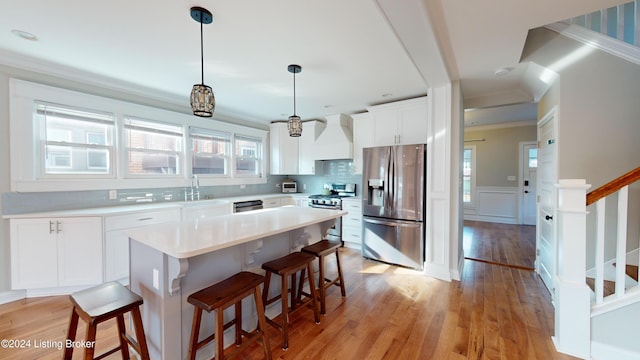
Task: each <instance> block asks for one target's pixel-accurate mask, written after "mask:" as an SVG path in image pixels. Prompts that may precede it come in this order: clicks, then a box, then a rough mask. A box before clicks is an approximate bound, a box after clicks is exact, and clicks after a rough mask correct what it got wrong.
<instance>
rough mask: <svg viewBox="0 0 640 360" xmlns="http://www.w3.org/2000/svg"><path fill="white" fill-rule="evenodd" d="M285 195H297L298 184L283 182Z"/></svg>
mask: <svg viewBox="0 0 640 360" xmlns="http://www.w3.org/2000/svg"><path fill="white" fill-rule="evenodd" d="M282 192H283V193H296V192H298V183H297V182H295V181H283V182H282Z"/></svg>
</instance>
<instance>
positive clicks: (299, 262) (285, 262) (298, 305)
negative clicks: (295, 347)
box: [262, 252, 320, 350]
mask: <svg viewBox="0 0 640 360" xmlns="http://www.w3.org/2000/svg"><path fill="white" fill-rule="evenodd" d="M314 259H315V257H313V256H312V255H310V254H305V253H301V252H294V253H291V254H289V255H285V256H283V257H281V258H278V259H275V260H272V261H269V262H266V263H264V264H262V268H263V269H264V270H266V271H267V274H266V278H265V281H264V288H263V289H262V301H263V302H264V305H265V306H267V305H269V304H271V303H273V302H275V301H277V300H278V299H281V300H282V312H281V317H282V321H281V323H280V324H279V323H277V322H275V321H273V320H272V319H269V318H268V317H267V322H268V323H269V324H271V325H273V326H274V327H275V328H276V329H278V330H282V336H283V340H282V348H283V349H285V350H286V349H287V348H288V347H289V315H290V314H292V313H293V312H295V311H297V310H299V309H302V308H304V307H303V305H306V304H308V303H309V302H311V303H312V307H313V317H314V320H315V322H316V324H319V323H320V315H319V314H318V303H317V300H316V293H315V289H316V286H315V282H314V280H313V268H312V267H311V263H312V262H313V260H314ZM298 271H300V284H299V286H300V289H302V286H303V285H304V278H305V271H307V272H308V273H309V276H307V279H309V280H308V281H309V289H310V293H311V294H310V295H307V294H304V295H306V296H307V298H308V299H307V300H306V301H302V298H301V295H302V294H303V293H302V292H301V291H296V285H297V284H296V273H297V272H298ZM271 274H276V275H279V276H280V278H281V281H282V286H281V289H282V291H281V293H280V294H279V295H277V296H274V297H273V298H271V299H269V298H268V296H269V284H270V283H271ZM289 277H291V290H289ZM288 293H291V301H289V297H288Z"/></svg>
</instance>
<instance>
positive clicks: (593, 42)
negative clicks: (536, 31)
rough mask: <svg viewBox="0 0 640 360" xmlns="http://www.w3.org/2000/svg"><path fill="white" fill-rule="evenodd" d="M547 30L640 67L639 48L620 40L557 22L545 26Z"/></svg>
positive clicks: (581, 27)
mask: <svg viewBox="0 0 640 360" xmlns="http://www.w3.org/2000/svg"><path fill="white" fill-rule="evenodd" d="M546 28H547V29H549V30H552V31H555V32H557V33H558V34H560V35H563V36H566V37H568V38H570V39H573V40H576V41H579V42H581V43H583V44H586V45H589V46H592V47H594V48H596V49H598V50H602V51H604V52H607V53H609V54H611V55H614V56H617V57H619V58H621V59H624V60H627V61H629V62H632V63H634V64H636V65H640V47H638V46H635V45H631V44H627V43H626V42H624V41H622V40H618V39H615V38H612V37H610V36H607V35H604V34H601V33H599V32H596V31H593V30H590V29H587V28H585V27H583V26H579V25H574V24H567V23H565V22H557V23H553V24H550V25H547V26H546Z"/></svg>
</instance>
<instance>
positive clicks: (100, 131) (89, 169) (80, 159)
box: [35, 103, 115, 176]
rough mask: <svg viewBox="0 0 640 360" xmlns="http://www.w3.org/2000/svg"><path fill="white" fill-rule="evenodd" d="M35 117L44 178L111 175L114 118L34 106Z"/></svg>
mask: <svg viewBox="0 0 640 360" xmlns="http://www.w3.org/2000/svg"><path fill="white" fill-rule="evenodd" d="M35 116H36V118H37V122H38V124H39V126H40V129H41V131H40V153H41V154H42V158H43V161H42V169H43V170H42V173H43V175H44V176H55V175H68V174H101V175H111V174H112V167H111V163H112V155H113V154H114V141H113V134H114V130H115V117H114V115H113V114H110V113H101V112H98V111H94V110H84V109H78V108H74V107H70V106H63V105H54V104H47V103H36V111H35Z"/></svg>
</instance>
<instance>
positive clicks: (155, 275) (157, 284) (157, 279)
mask: <svg viewBox="0 0 640 360" xmlns="http://www.w3.org/2000/svg"><path fill="white" fill-rule="evenodd" d="M153 288H154V289H156V290H160V273H159V272H158V269H153Z"/></svg>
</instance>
